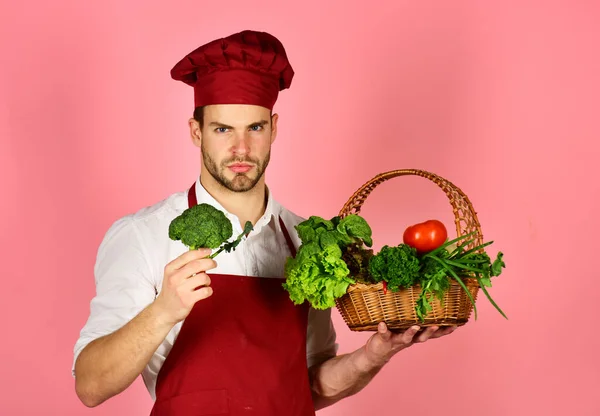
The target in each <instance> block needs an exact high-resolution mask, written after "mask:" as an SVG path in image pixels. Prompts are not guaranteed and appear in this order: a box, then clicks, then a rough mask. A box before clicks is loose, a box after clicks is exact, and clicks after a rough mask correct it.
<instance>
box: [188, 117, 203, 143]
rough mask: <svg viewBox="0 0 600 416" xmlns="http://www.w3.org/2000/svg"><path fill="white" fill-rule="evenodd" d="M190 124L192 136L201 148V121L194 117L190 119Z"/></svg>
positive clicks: (193, 140)
mask: <svg viewBox="0 0 600 416" xmlns="http://www.w3.org/2000/svg"><path fill="white" fill-rule="evenodd" d="M188 124H189V126H190V138H191V139H192V143H194V146H196V147H198V148H201V145H202V129H200V123H198V121H196V120H195V119H194V118H193V117H192V118H190V119H189V121H188Z"/></svg>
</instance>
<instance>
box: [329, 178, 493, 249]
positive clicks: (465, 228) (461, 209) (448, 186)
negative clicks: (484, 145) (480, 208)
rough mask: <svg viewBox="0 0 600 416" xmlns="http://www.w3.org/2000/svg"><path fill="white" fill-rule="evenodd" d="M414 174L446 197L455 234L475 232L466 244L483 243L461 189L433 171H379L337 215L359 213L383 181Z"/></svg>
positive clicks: (474, 218)
mask: <svg viewBox="0 0 600 416" xmlns="http://www.w3.org/2000/svg"><path fill="white" fill-rule="evenodd" d="M406 175H416V176H421V177H423V178H426V179H429V180H431V181H432V182H434V183H435V184H436V185H438V186H439V187H440V188H441V189H442V190H443V191H444V193H445V194H446V196H447V197H448V199H449V201H450V204H451V205H452V209H453V212H454V222H455V224H456V235H457V237H460V236H462V235H465V234H469V233H472V232H474V231H475V232H476V234H475V236H474V237H475V240H474V241H473V242H472V243H471V244H469V245H468V246H467V248H474V247H476V246H478V245H480V244H482V243H483V235H482V232H481V225H480V224H479V220H478V219H477V213H476V212H475V210H474V209H473V205H472V204H471V201H469V198H468V197H467V195H465V193H464V192H463V191H461V190H460V189H459V188H458V187H457V186H455V185H454V184H452V183H451V182H450V181H448V180H446V179H444V178H442V177H441V176H438V175H436V174H434V173H431V172H427V171H424V170H419V169H398V170H392V171H389V172H384V173H380V174H379V175H377V176H375V177H374V178H373V179H371V180H369V181H368V182H366V183H365V184H364V185H363V186H361V187H360V188H359V189H358V190H357V191H356V192H354V194H353V195H352V196H351V197H350V199H348V201H347V202H346V204H344V206H343V207H342V209H341V210H340V213H339V216H340V217H345V216H346V215H349V214H359V213H360V210H361V208H362V206H363V204H364V203H365V201H366V199H367V197H368V196H369V194H370V193H371V192H372V191H373V190H374V189H375V188H376V187H377V186H378V185H380V184H382V183H383V182H385V181H387V180H389V179H392V178H396V177H398V176H406Z"/></svg>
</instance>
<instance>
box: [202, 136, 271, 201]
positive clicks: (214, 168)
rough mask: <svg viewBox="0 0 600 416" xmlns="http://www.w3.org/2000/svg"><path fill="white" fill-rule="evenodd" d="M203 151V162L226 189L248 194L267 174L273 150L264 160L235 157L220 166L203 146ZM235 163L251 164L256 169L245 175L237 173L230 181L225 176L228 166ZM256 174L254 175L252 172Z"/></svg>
mask: <svg viewBox="0 0 600 416" xmlns="http://www.w3.org/2000/svg"><path fill="white" fill-rule="evenodd" d="M201 150H202V161H203V163H204V166H205V167H206V170H208V173H210V174H211V176H212V177H213V178H214V179H215V180H216V181H217V183H219V184H220V185H221V186H223V187H224V188H226V189H228V190H230V191H231V192H247V191H249V190H251V189H253V188H254V187H255V186H256V184H257V183H258V181H259V180H260V179H261V178H262V177H263V175H264V174H265V170H266V169H267V166H268V165H269V161H270V160H271V149H269V152H268V153H267V155H266V156H265V158H264V160H258V159H253V158H250V157H241V158H240V157H233V158H231V159H226V160H224V161H223V162H221V164H220V166H219V165H218V164H217V162H216V161H215V160H214V159H213V158H212V157H211V156H210V155H209V154H208V153H207V152H205V149H204V146H201ZM233 163H249V164H252V165H254V167H255V169H253V170H251V171H250V172H244V173H236V174H235V176H234V177H233V178H232V179H228V178H227V177H226V176H225V172H227V170H228V169H227V165H231V164H233ZM253 171H254V172H255V173H254V174H253V173H252V172H253Z"/></svg>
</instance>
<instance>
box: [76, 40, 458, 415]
mask: <svg viewBox="0 0 600 416" xmlns="http://www.w3.org/2000/svg"><path fill="white" fill-rule="evenodd" d="M171 74H172V77H173V78H174V79H176V80H180V81H183V82H185V83H186V84H189V85H191V86H192V87H193V90H194V103H195V108H196V110H195V112H194V117H193V118H192V119H190V121H189V127H190V134H191V139H192V142H193V144H194V145H195V146H197V147H199V148H200V149H201V155H202V162H203V163H202V164H201V171H200V175H199V177H198V178H197V179H196V181H195V182H194V184H193V185H192V187H191V188H190V189H189V190H187V191H186V192H178V193H175V194H173V195H171V196H169V197H168V198H166V199H165V200H163V201H161V202H159V203H157V204H155V205H153V206H150V207H146V208H144V209H141V210H139V211H138V212H136V213H135V214H131V215H128V216H125V217H123V218H121V219H119V220H117V221H116V222H115V223H114V224H113V225H112V226H111V227H110V229H109V230H108V232H107V234H106V236H105V238H104V240H103V241H102V243H101V245H100V247H99V250H98V257H97V262H96V266H95V270H94V271H95V277H96V287H97V294H96V296H95V297H94V299H93V300H92V302H91V313H90V316H89V319H88V321H87V323H86V325H85V327H84V328H83V329H82V331H81V335H80V338H79V340H78V341H77V343H76V345H75V352H74V355H75V357H74V364H73V374H74V376H75V379H76V392H77V395H78V397H79V398H80V400H81V401H82V402H83V403H84V404H85V405H86V406H90V407H91V406H97V405H99V404H101V403H103V402H104V401H106V400H108V399H109V398H110V397H113V396H115V395H117V394H119V393H120V392H122V391H124V390H125V389H126V388H127V387H128V386H129V385H130V384H131V383H132V382H133V381H134V380H135V379H136V378H137V377H138V376H139V375H140V374H141V375H142V377H143V380H144V382H145V384H146V386H147V388H148V390H149V392H150V394H151V396H152V398H153V399H155V404H154V407H153V409H152V414H153V415H154V416H160V415H192V414H193V415H209V414H210V415H213V414H215V415H216V414H230V415H241V414H255V415H261V416H275V415H277V416H281V415H299V416H300V415H301V416H307V415H314V414H315V410H316V409H321V408H323V407H326V406H329V405H331V404H333V403H335V402H337V401H339V400H340V399H342V398H344V397H348V396H350V395H353V394H355V393H357V392H358V391H360V390H361V389H362V388H363V387H364V386H366V385H367V384H368V382H369V381H370V380H371V379H372V378H373V377H374V376H375V374H377V372H378V371H379V370H380V369H381V368H382V367H383V365H384V364H385V363H387V362H388V361H389V360H390V359H391V357H392V356H393V355H394V354H396V353H397V352H398V351H400V350H402V349H404V348H406V347H409V346H410V345H412V344H413V343H416V342H423V341H426V340H427V339H429V338H437V337H439V336H443V335H445V334H448V333H450V332H452V330H453V328H450V329H444V330H438V328H435V327H433V328H428V329H426V330H424V331H423V332H421V333H419V334H418V335H416V334H417V331H418V330H419V328H418V327H415V328H411V329H410V330H408V331H406V332H404V333H401V334H392V333H391V332H390V331H389V330H387V328H386V327H385V324H383V323H382V324H380V328H379V330H378V332H377V333H375V334H373V335H372V336H371V337H370V338H369V340H368V341H367V343H366V344H365V346H363V347H362V348H360V349H358V350H357V351H354V352H353V353H351V354H346V355H340V356H337V344H336V342H335V341H336V334H335V331H334V328H333V325H332V323H331V317H330V311H317V310H314V309H311V308H309V307H308V306H307V305H306V304H304V305H300V306H295V305H293V303H292V302H291V300H290V299H289V296H288V294H287V292H285V290H283V288H282V286H281V283H282V278H283V266H284V263H285V259H286V258H287V257H288V256H290V255H294V254H295V250H296V249H297V247H298V246H299V244H300V240H299V238H298V236H297V235H296V233H295V232H290V231H294V226H295V225H297V224H298V223H299V222H301V221H302V220H303V218H300V217H298V216H297V215H295V214H293V213H292V212H290V211H289V210H287V209H286V208H284V207H283V206H281V205H280V204H279V203H278V202H277V201H276V200H275V199H274V198H273V195H272V194H271V192H270V190H269V189H268V187H267V185H266V182H265V171H266V168H267V166H268V163H269V157H270V151H271V145H272V144H273V142H274V140H275V138H276V136H277V121H278V115H277V114H273V113H272V109H273V106H274V104H275V102H276V99H277V96H278V93H279V91H281V90H283V89H286V88H289V87H290V85H291V81H292V78H293V75H294V71H293V69H292V67H291V65H290V63H289V61H288V58H287V55H286V53H285V50H284V48H283V45H282V44H281V43H280V42H279V41H278V40H277V39H276V38H274V37H273V36H271V35H269V34H267V33H262V32H254V31H244V32H241V33H237V34H234V35H231V36H229V37H226V38H224V39H219V40H215V41H212V42H210V43H208V44H205V45H203V46H201V47H199V48H197V49H196V50H194V51H193V52H191V53H190V54H188V55H187V56H186V57H185V58H183V59H182V60H181V61H180V62H179V63H178V64H177V65H175V67H174V68H173V70H172V72H171ZM198 203H208V204H211V205H213V206H214V207H216V208H218V209H220V210H222V211H223V212H224V213H225V214H226V215H227V217H228V218H229V219H230V220H231V222H232V224H233V227H234V235H238V234H240V233H241V232H242V224H245V222H246V221H251V222H252V224H253V225H254V230H253V231H252V232H251V233H250V234H249V235H247V236H246V237H245V238H244V239H243V240H242V242H241V244H240V245H239V246H238V247H237V248H236V250H235V251H233V252H231V253H227V252H222V253H220V254H219V256H218V257H217V258H216V261H215V260H211V259H208V258H207V255H209V254H210V252H211V251H210V250H205V249H199V250H187V248H186V247H185V246H183V244H182V243H181V242H178V241H177V242H176V241H172V240H170V239H169V238H168V227H169V224H170V222H171V221H172V219H173V218H175V217H176V216H178V215H179V214H181V213H182V212H183V211H184V210H185V209H186V208H188V207H190V206H193V205H195V204H198Z"/></svg>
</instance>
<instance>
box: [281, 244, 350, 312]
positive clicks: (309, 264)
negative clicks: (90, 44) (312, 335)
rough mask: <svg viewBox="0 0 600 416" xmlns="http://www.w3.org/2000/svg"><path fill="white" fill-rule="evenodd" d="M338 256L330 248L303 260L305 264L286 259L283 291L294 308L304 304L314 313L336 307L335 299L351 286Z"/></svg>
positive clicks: (342, 262)
mask: <svg viewBox="0 0 600 416" xmlns="http://www.w3.org/2000/svg"><path fill="white" fill-rule="evenodd" d="M300 250H302V248H301V249H300ZM341 256H342V251H341V249H340V248H339V247H338V246H337V245H335V244H333V245H328V246H326V247H324V248H323V249H322V250H321V251H319V252H318V253H316V254H313V255H310V256H305V257H304V261H298V260H297V259H294V258H293V257H288V259H287V261H286V264H285V275H286V277H287V279H286V282H285V283H284V284H283V287H284V288H285V289H286V290H287V291H288V292H289V294H290V299H292V301H293V302H294V303H295V304H301V303H303V302H304V301H305V300H307V301H308V302H310V304H311V305H312V306H313V307H314V308H315V309H328V308H331V307H333V306H335V299H337V298H339V297H340V296H342V295H344V293H346V290H347V289H348V286H349V285H350V284H352V283H354V280H353V279H351V278H350V277H348V275H349V274H350V271H349V270H348V267H347V266H346V263H345V262H344V261H343V260H342V258H341Z"/></svg>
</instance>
